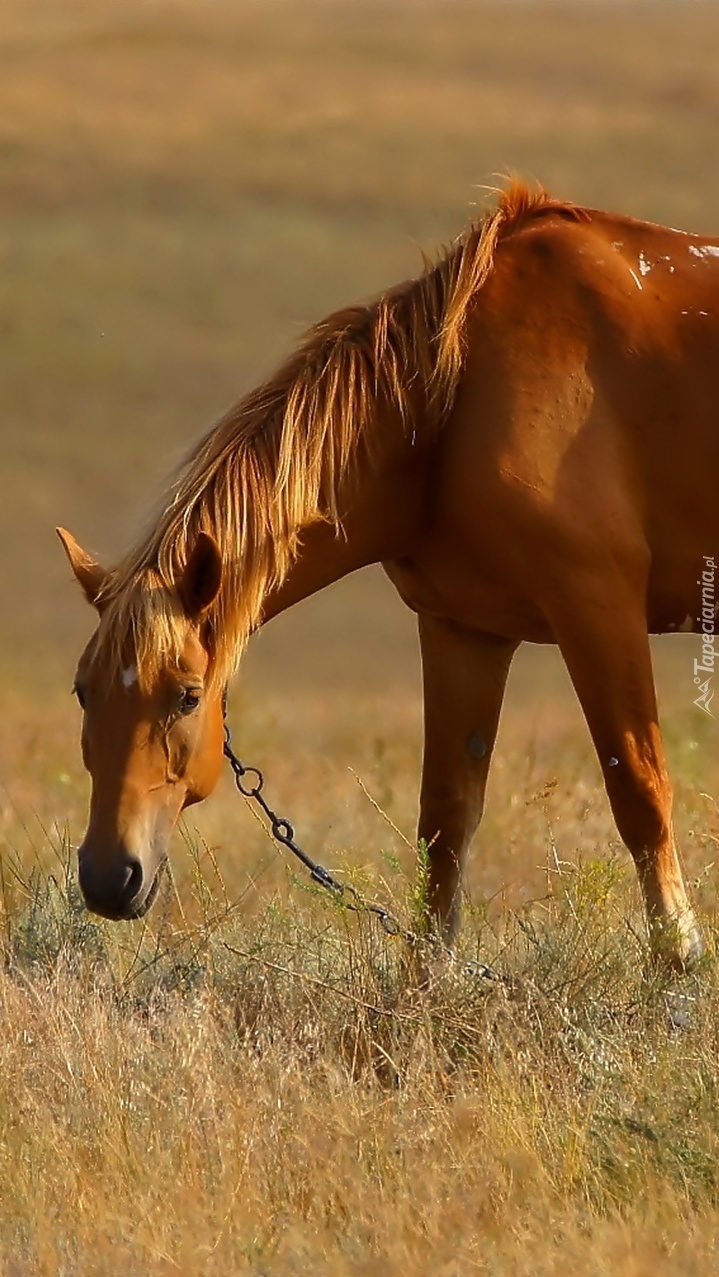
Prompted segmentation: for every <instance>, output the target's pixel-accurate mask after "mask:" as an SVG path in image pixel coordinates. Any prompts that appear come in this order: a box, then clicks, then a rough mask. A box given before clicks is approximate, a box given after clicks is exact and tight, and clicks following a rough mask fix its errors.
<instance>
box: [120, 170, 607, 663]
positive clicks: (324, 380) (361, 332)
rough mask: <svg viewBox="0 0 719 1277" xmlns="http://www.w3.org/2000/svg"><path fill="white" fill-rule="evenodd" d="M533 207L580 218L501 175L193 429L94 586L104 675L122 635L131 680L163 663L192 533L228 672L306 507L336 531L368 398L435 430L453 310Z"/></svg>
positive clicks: (447, 379) (177, 626) (371, 405)
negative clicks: (203, 539)
mask: <svg viewBox="0 0 719 1277" xmlns="http://www.w3.org/2000/svg"><path fill="white" fill-rule="evenodd" d="M545 211H557V212H560V213H564V214H567V215H569V216H572V217H581V216H583V211H582V210H580V209H577V208H576V207H575V206H574V205H568V204H564V203H561V202H560V201H557V200H553V199H551V198H550V197H549V196H548V195H546V194H545V192H544V191H542V190H536V191H533V190H529V189H528V188H527V187H526V186H525V185H523V184H522V183H519V182H513V183H512V184H511V185H510V186H509V188H508V189H507V190H506V191H504V192H503V193H502V194H501V195H500V198H499V202H498V204H497V207H496V209H495V210H494V211H493V212H491V213H489V214H488V215H487V216H486V217H485V218H484V219H483V220H482V221H480V222H478V223H475V224H473V225H471V226H470V227H469V228H468V229H467V231H466V232H465V233H464V235H462V237H461V238H460V239H459V240H458V241H457V242H456V244H455V245H453V246H452V248H451V249H449V251H447V252H446V253H445V254H444V255H443V256H442V257H441V258H440V260H439V261H438V262H436V263H435V264H430V263H427V264H426V268H425V271H424V273H423V274H422V275H421V276H420V277H419V278H417V279H414V280H410V281H408V282H407V283H404V284H401V285H399V286H398V287H396V288H394V289H391V290H390V291H388V292H386V293H384V294H383V295H382V296H380V297H379V298H378V299H377V300H375V301H374V302H371V303H369V304H367V305H358V306H353V307H349V308H347V309H345V310H341V311H338V312H336V313H335V314H333V315H330V316H329V317H328V318H327V319H325V320H323V321H322V322H321V323H319V324H317V325H316V326H315V327H314V328H313V329H312V330H311V331H310V332H309V334H308V336H307V337H306V339H305V341H304V342H303V343H302V345H300V347H299V348H298V350H297V351H296V352H295V354H294V355H292V356H291V357H290V359H289V360H287V362H286V363H285V364H284V365H283V366H282V367H281V368H280V369H279V371H278V372H277V373H276V374H275V376H274V377H272V378H271V379H270V380H268V381H267V382H265V383H264V384H263V385H261V386H259V387H258V388H257V389H256V390H253V391H251V392H250V393H249V394H248V395H247V396H246V397H245V398H244V399H242V400H240V402H239V403H238V404H237V405H236V406H235V407H233V408H232V409H230V411H229V412H228V413H227V414H226V415H225V417H223V418H222V420H221V421H220V422H219V423H218V424H217V425H216V426H215V427H214V428H213V429H211V430H210V431H209V432H208V433H207V434H206V435H205V437H204V438H203V439H201V440H200V442H199V443H198V444H197V445H196V446H195V447H194V448H193V450H192V451H191V452H190V454H189V456H188V457H187V459H186V460H185V462H184V463H183V465H182V466H181V468H180V470H179V472H178V474H177V475H176V477H175V479H174V482H173V483H172V485H171V487H170V489H169V491H168V493H167V496H166V498H165V501H164V503H163V507H162V510H161V513H160V516H159V518H158V519H157V522H156V524H155V525H154V527H153V528H152V529H151V530H150V532H149V533H148V534H147V536H146V537H145V539H144V540H142V541H141V542H140V543H139V544H138V546H137V547H136V548H135V549H134V550H132V551H131V552H130V553H129V554H128V555H127V557H126V558H125V559H124V560H123V561H122V562H121V563H120V564H119V565H118V567H117V568H115V570H114V571H113V572H112V573H111V574H110V576H109V577H108V580H107V582H106V584H105V586H104V588H103V591H102V595H101V598H100V600H99V602H100V603H101V606H102V620H101V624H100V629H99V632H98V638H97V643H96V647H95V654H96V659H102V662H103V666H104V667H105V669H106V671H107V672H108V673H109V676H110V677H112V676H113V675H115V676H116V675H117V673H118V672H119V671H120V669H121V668H122V666H123V665H124V664H125V663H126V661H127V655H128V652H127V649H128V642H129V641H132V643H133V644H134V649H135V659H136V661H137V665H138V670H139V673H140V677H141V679H142V681H143V683H145V684H147V683H149V682H150V681H151V680H152V678H153V676H154V675H155V673H156V672H157V671H158V670H159V669H160V668H161V667H162V666H163V665H165V664H166V663H167V662H170V661H171V662H176V661H177V659H178V657H179V653H180V651H181V649H182V646H183V644H184V641H185V637H186V633H187V620H186V618H185V615H184V612H183V609H182V605H181V603H180V599H179V596H178V593H177V590H176V588H175V583H176V582H177V581H178V580H179V579H180V577H181V575H182V572H183V569H184V567H185V564H186V563H187V560H188V556H189V554H190V551H191V549H192V547H193V545H194V543H195V540H196V537H197V534H198V533H199V532H200V531H201V530H204V531H206V532H209V533H211V535H212V536H213V537H214V538H215V540H216V541H217V543H218V545H219V547H220V551H221V554H222V562H223V579H222V586H221V589H220V592H219V594H218V596H217V598H216V600H215V602H214V603H213V604H212V606H211V607H210V609H209V611H208V614H207V618H206V623H207V626H208V631H209V646H210V650H211V652H212V677H213V679H214V680H215V681H216V682H217V683H221V684H224V683H225V682H226V681H227V679H228V678H229V676H230V675H231V673H232V671H233V669H234V668H235V666H236V664H237V662H238V660H239V658H240V656H241V653H242V651H243V648H244V645H245V643H246V641H247V638H248V636H249V634H250V633H251V632H252V630H253V629H254V628H255V627H256V626H257V625H258V623H259V622H260V620H261V615H262V605H263V600H264V599H265V597H266V595H267V593H268V591H271V590H273V589H275V588H276V587H277V586H279V585H280V584H281V583H282V581H283V580H284V579H285V577H286V575H287V573H288V571H289V569H290V567H291V565H292V562H293V559H294V556H295V554H296V551H297V546H298V538H299V534H300V532H301V530H302V529H303V528H304V527H306V526H307V525H308V524H309V523H311V522H313V521H315V520H317V519H324V520H327V521H329V522H330V523H332V524H334V525H335V527H337V529H338V530H339V528H340V510H341V497H342V492H343V485H344V484H345V483H346V482H347V478H348V475H350V474H351V472H352V466H353V463H354V461H355V460H356V458H357V456H358V454H359V452H360V449H362V448H363V449H366V450H367V451H368V452H369V453H371V452H372V449H373V442H374V440H373V431H374V430H375V425H376V422H377V419H378V416H379V415H380V414H378V411H377V409H378V406H379V405H382V406H385V407H388V408H390V409H391V410H393V411H394V412H395V413H397V414H398V415H399V418H400V419H401V421H402V422H403V423H404V424H405V426H406V428H407V430H408V434H409V433H410V431H412V430H414V429H418V428H421V429H422V430H424V431H426V432H428V433H429V434H430V435H431V434H436V432H438V431H439V430H441V429H442V426H443V425H444V423H445V421H446V420H447V417H448V416H449V413H450V412H451V409H452V406H453V403H454V397H455V393H456V389H457V384H458V382H459V378H460V375H461V372H462V367H463V362H464V334H465V327H466V319H467V312H468V310H469V307H470V306H471V303H472V300H473V298H474V297H475V296H476V294H477V292H478V290H479V289H480V288H481V287H482V285H483V283H484V282H485V280H486V278H487V276H488V274H489V273H490V271H491V269H492V265H493V262H494V255H495V251H496V248H497V244H498V242H499V240H500V238H502V237H503V236H506V235H507V234H508V233H509V232H510V231H512V230H515V229H517V228H518V227H519V226H520V225H522V224H523V223H524V222H525V221H527V220H528V219H530V218H532V217H535V216H537V215H538V214H540V213H543V212H545ZM418 405H419V407H420V409H421V417H420V419H419V420H418V418H417V408H418Z"/></svg>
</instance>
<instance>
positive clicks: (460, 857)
mask: <svg viewBox="0 0 719 1277" xmlns="http://www.w3.org/2000/svg"><path fill="white" fill-rule="evenodd" d="M419 636H420V645H421V649H422V671H423V678H424V722H425V742H424V765H423V770H422V791H421V798H420V817H419V831H418V832H419V837H420V838H421V839H423V840H425V841H426V843H427V846H428V859H429V864H428V878H429V881H428V901H427V903H428V907H429V924H430V926H433V927H436V928H437V930H438V931H439V933H440V935H442V936H443V938H444V939H445V940H446V941H447V942H451V940H452V937H453V936H454V933H455V931H456V929H457V924H458V922H459V912H460V890H461V872H462V866H463V863H464V860H465V856H466V852H467V847H468V845H469V842H470V839H471V837H472V835H473V833H474V831H475V829H476V828H477V825H478V823H479V820H480V817H481V815H482V808H483V805H484V793H485V787H486V784H487V773H488V771H489V762H490V758H491V754H492V748H493V745H494V740H495V736H496V733H497V723H498V721H499V711H500V708H501V705H502V697H503V694H504V688H505V685H506V682H507V674H508V672H509V666H510V662H511V660H512V656H513V654H514V651H515V649H516V644H515V643H509V642H507V641H506V640H504V639H497V638H494V637H493V636H491V635H487V634H478V633H474V632H473V631H471V630H467V629H464V628H461V627H459V626H455V625H452V624H450V623H448V622H445V621H440V620H437V619H436V618H434V617H430V616H426V615H421V616H420V618H419Z"/></svg>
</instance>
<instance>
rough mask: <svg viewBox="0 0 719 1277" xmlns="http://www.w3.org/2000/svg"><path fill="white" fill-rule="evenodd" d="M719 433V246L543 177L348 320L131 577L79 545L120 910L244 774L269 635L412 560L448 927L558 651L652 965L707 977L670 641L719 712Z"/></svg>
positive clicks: (315, 336)
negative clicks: (674, 760) (240, 687)
mask: <svg viewBox="0 0 719 1277" xmlns="http://www.w3.org/2000/svg"><path fill="white" fill-rule="evenodd" d="M718 420H719V244H717V243H716V242H715V241H713V240H711V239H709V238H705V237H702V236H699V235H695V234H690V233H686V232H683V231H679V230H674V229H671V228H667V227H662V226H658V225H654V224H651V223H647V222H643V221H639V220H636V219H633V218H630V217H625V216H619V215H615V214H612V213H608V212H601V211H598V210H592V209H587V208H583V207H580V206H578V205H576V204H573V203H570V202H566V201H562V200H559V199H556V198H553V197H551V196H550V195H549V194H547V193H546V192H545V191H543V190H542V189H541V188H536V189H535V188H530V187H528V186H527V185H526V184H524V183H522V182H520V181H516V182H513V183H511V184H510V185H509V186H508V187H507V188H506V189H505V190H504V191H503V192H499V193H498V197H497V198H496V200H495V202H494V204H493V206H492V207H491V208H490V209H489V210H488V211H487V212H486V213H485V214H484V215H483V216H481V217H479V218H478V219H476V220H475V221H474V222H472V223H471V224H470V225H469V226H468V227H467V228H466V230H465V231H464V233H463V234H462V235H461V236H460V238H459V239H458V240H457V241H455V242H454V243H453V244H452V245H451V246H450V247H449V248H448V249H446V250H445V251H444V252H442V253H441V254H439V255H438V256H437V257H436V258H435V259H433V260H431V261H427V260H425V261H424V263H423V269H422V272H421V273H420V274H419V275H418V277H417V278H414V279H410V280H408V281H406V282H404V283H400V284H399V285H397V286H394V287H392V288H390V289H389V290H388V291H386V292H384V293H382V294H381V295H379V296H378V297H377V298H375V299H374V300H373V301H371V302H369V303H366V304H361V305H355V306H350V307H348V308H346V309H343V310H340V311H338V312H336V313H333V314H331V315H330V316H329V317H327V318H326V319H324V320H323V321H322V322H320V323H318V324H317V325H316V326H315V327H314V328H313V329H312V330H311V331H310V332H309V334H308V335H307V336H306V338H305V339H304V341H303V342H302V343H301V344H300V345H299V346H298V348H297V349H296V351H295V352H294V353H293V354H292V355H291V356H290V358H289V359H288V360H287V361H286V362H285V363H284V364H283V365H282V366H281V367H280V369H279V370H278V371H277V372H276V373H275V374H274V375H273V376H272V377H270V378H269V379H268V380H266V381H265V382H263V383H262V384H261V385H260V386H259V387H258V388H256V389H254V390H252V391H251V392H250V393H248V394H247V395H246V396H245V397H244V398H242V399H241V400H240V401H239V402H238V403H237V404H236V405H235V406H234V407H232V408H231V409H230V410H229V411H228V412H227V414H226V415H225V416H224V417H223V418H222V419H221V420H220V421H219V423H218V424H216V425H215V426H214V427H213V428H212V429H210V430H209V432H208V433H206V434H205V435H204V437H203V438H201V439H200V441H199V442H198V443H197V444H196V446H195V447H194V448H193V449H192V450H191V451H190V453H189V455H188V457H187V458H186V460H185V461H184V462H183V464H182V465H181V466H180V468H179V469H178V471H177V472H176V473H175V476H174V478H173V479H172V480H171V481H170V483H169V485H168V488H167V492H166V495H165V497H164V499H163V502H162V504H161V508H160V511H159V513H158V515H157V517H156V519H155V521H154V523H153V524H152V526H151V527H150V529H149V531H148V532H147V533H146V534H145V535H144V536H143V537H142V538H141V539H140V540H139V541H138V543H137V544H136V546H135V547H134V548H133V549H132V550H131V551H130V552H129V553H128V554H127V555H126V556H125V557H124V558H123V559H122V560H121V561H120V562H119V564H118V565H117V566H116V567H114V568H113V569H111V570H106V569H105V568H103V567H102V566H101V565H100V564H99V563H98V562H97V561H96V560H95V559H94V558H93V557H92V556H91V555H90V554H88V553H87V552H86V551H85V550H83V549H82V548H81V546H80V545H79V544H78V543H77V542H76V541H75V540H74V539H73V537H72V536H71V535H70V534H69V533H68V532H65V531H63V530H62V529H58V532H59V535H60V537H61V540H62V542H63V545H64V548H65V551H66V553H67V557H68V559H69V561H70V565H71V568H72V571H73V573H74V575H75V577H76V578H77V581H78V582H79V584H80V586H81V587H82V590H83V591H84V594H85V596H86V598H87V599H88V600H89V602H90V603H91V604H92V605H93V606H94V608H95V609H96V611H97V614H98V619H97V627H96V629H95V631H94V633H93V635H92V637H91V639H90V641H89V643H88V645H87V647H86V648H85V650H84V652H83V654H82V655H81V657H80V660H79V664H78V667H77V673H76V676H75V682H74V690H75V692H76V694H77V697H78V700H79V701H80V704H81V706H82V708H83V711H84V716H83V727H82V753H83V759H84V763H85V766H86V768H87V770H88V771H89V773H90V776H91V781H92V795H91V801H90V812H89V823H88V827H87V832H86V834H85V837H84V839H83V841H82V844H81V845H80V847H79V851H78V864H79V880H80V884H81V888H82V892H83V894H84V899H85V901H86V904H87V906H88V908H89V909H91V910H94V911H95V912H96V913H99V914H101V915H104V916H105V917H107V918H111V919H132V918H138V917H140V916H141V915H143V914H144V913H145V912H146V911H147V910H148V909H149V908H150V906H151V904H152V902H153V900H154V899H155V896H156V894H157V890H158V884H159V882H160V877H161V872H162V869H163V866H164V864H165V862H166V859H167V855H168V840H169V837H170V833H171V831H172V829H173V826H174V825H175V822H176V821H177V819H178V817H179V814H180V812H181V811H182V810H183V809H184V808H186V807H187V806H189V805H190V804H192V803H197V802H200V801H201V800H203V799H205V798H206V797H207V796H208V795H209V794H210V793H211V791H212V789H213V787H214V786H215V783H216V781H217V778H218V774H219V772H220V768H221V764H222V758H223V697H224V695H225V693H226V688H227V685H228V681H229V679H230V678H231V676H232V674H233V672H234V670H235V668H236V666H237V664H238V661H239V660H240V657H241V655H242V652H243V649H244V647H245V645H246V642H247V640H248V638H249V636H250V635H251V634H252V633H253V631H255V630H256V629H257V628H258V627H259V626H261V625H263V624H265V623H266V622H267V621H268V620H270V619H271V618H272V617H274V616H276V615H277V614H278V613H280V612H283V611H284V610H285V609H287V608H289V607H291V606H292V605H293V604H294V603H296V602H298V601H299V600H301V599H304V598H306V597H307V596H308V595H311V594H312V593H314V592H315V591H317V590H320V589H322V588H323V587H324V586H326V585H328V584H329V583H331V582H333V581H336V580H337V579H338V578H340V577H343V576H344V575H345V574H347V573H349V572H353V571H355V570H356V569H358V568H361V567H363V566H364V565H367V564H371V563H381V564H382V565H383V567H384V569H385V571H386V572H387V574H388V576H389V578H390V580H391V581H392V582H393V583H394V585H395V587H396V589H397V591H398V593H399V595H400V597H401V598H402V599H403V601H404V602H405V604H407V606H408V607H409V608H411V609H412V610H413V611H414V612H415V613H416V615H417V620H418V627H419V639H420V647H421V659H422V671H423V690H424V759H423V769H422V782H421V797H420V813H419V829H418V833H419V837H420V838H421V839H423V840H424V842H425V844H426V846H427V848H428V849H429V850H428V857H429V864H428V871H427V879H428V881H427V896H428V899H427V914H428V919H429V921H428V925H429V926H430V927H432V928H433V929H434V934H435V935H439V936H440V937H442V938H443V939H444V941H446V942H447V944H451V942H452V940H453V938H454V936H455V933H456V930H457V926H458V922H459V906H460V891H461V876H462V869H463V866H464V864H465V860H466V856H467V852H468V847H469V844H470V840H471V838H472V836H473V834H474V832H475V830H476V828H477V825H478V823H479V820H480V818H481V814H482V808H483V803H484V796H485V789H486V784H487V776H488V771H489V766H490V759H491V756H492V748H493V745H494V741H495V736H496V732H497V725H498V721H499V716H500V709H501V704H502V699H503V693H504V688H505V684H506V680H507V675H508V671H509V668H510V664H511V661H512V657H513V654H514V652H515V650H516V648H517V647H518V645H519V643H521V642H530V643H554V644H556V645H558V647H559V650H560V652H561V654H562V657H563V659H564V661H565V663H566V666H567V668H568V671H569V674H570V676H571V679H572V682H573V684H574V688H575V689H576V693H577V696H578V698H579V701H580V703H581V706H582V709H583V712H584V716H585V718H586V721H587V724H588V727H589V730H590V733H591V735H592V738H593V742H594V746H595V749H596V753H597V757H598V759H599V763H600V766H601V769H602V773H603V778H604V783H605V788H606V792H607V795H608V798H609V802H610V804H611V808H612V812H613V815H614V819H615V822H616V826H617V828H618V831H619V834H620V836H621V838H622V840H623V842H624V844H625V845H626V847H627V848H628V850H629V852H630V853H631V856H632V857H633V859H634V862H635V865H636V870H637V874H638V879H639V883H640V885H641V890H642V894H643V900H644V905H645V909H646V917H647V922H648V934H649V938H650V946H651V950H652V951H653V952H654V953H655V954H657V955H658V956H659V957H661V959H662V961H665V962H667V963H669V964H670V965H671V966H672V967H674V968H678V969H686V968H689V967H690V966H691V965H692V964H693V963H695V962H696V961H697V959H698V958H699V957H700V955H701V954H702V950H703V941H702V935H701V931H700V928H699V926H698V924H697V921H696V919H695V916H694V913H693V911H692V906H691V903H690V900H689V897H688V894H687V889H686V886H685V883H684V879H683V875H682V868H681V863H680V856H679V852H678V849H677V846H676V842H675V838H674V834H673V830H672V789H671V782H670V778H669V776H668V772H667V766H666V761H665V754H664V749H663V744H662V736H661V732H660V728H659V723H658V715H657V704H656V696H655V688H654V681H653V674H652V664H651V656H650V644H649V634H650V633H666V632H670V631H676V630H693V631H695V632H697V633H702V635H703V647H702V659H701V661H700V662H698V666H699V673H698V674H697V670H696V669H695V674H697V678H696V681H697V683H698V684H699V683H701V685H702V686H703V695H705V707H706V708H708V707H709V706H708V701H707V699H706V698H707V697H708V698H709V699H710V697H711V688H710V683H711V677H712V673H713V663H712V662H713V648H712V641H713V622H714V612H715V608H714V605H713V584H712V582H713V564H714V558H713V557H712V556H713V555H714V554H715V553H716V551H717V548H718V547H717V539H718V536H719V504H718V503H717V500H716V477H717V475H719V427H718V426H717V421H718ZM696 665H697V662H696V661H695V666H696ZM699 700H701V698H699Z"/></svg>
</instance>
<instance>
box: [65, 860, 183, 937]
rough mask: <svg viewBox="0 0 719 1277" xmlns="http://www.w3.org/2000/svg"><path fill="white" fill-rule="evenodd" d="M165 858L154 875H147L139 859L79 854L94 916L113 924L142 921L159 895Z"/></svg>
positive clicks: (84, 888) (86, 896) (81, 875)
mask: <svg viewBox="0 0 719 1277" xmlns="http://www.w3.org/2000/svg"><path fill="white" fill-rule="evenodd" d="M164 863H165V861H164V857H163V859H162V860H161V861H160V863H159V865H158V866H157V868H156V869H155V872H154V873H153V874H146V873H145V870H144V868H143V864H142V861H141V860H140V858H139V856H135V855H132V854H131V853H130V852H127V851H123V852H118V853H117V854H116V855H114V856H113V857H112V858H109V859H107V860H104V859H100V860H98V858H97V857H95V856H92V857H91V856H90V855H89V854H88V853H87V851H86V850H85V848H84V847H80V850H79V852H78V876H79V879H80V888H81V890H82V894H83V897H84V900H85V904H86V905H87V907H88V909H89V910H90V912H91V913H97V914H99V915H100V916H101V917H102V918H110V919H111V920H112V921H113V922H120V921H129V920H131V919H132V918H141V917H142V916H143V914H145V913H147V910H148V909H149V908H150V906H151V905H152V903H153V901H154V900H155V897H156V895H157V892H158V889H159V886H160V878H161V876H162V868H163V866H164Z"/></svg>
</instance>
